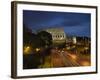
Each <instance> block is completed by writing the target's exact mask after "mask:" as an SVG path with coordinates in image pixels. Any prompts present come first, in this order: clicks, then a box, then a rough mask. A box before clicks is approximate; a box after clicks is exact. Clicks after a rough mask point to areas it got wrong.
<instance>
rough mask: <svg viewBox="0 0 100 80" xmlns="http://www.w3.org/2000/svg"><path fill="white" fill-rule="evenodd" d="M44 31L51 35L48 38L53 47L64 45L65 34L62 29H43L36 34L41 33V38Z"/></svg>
mask: <svg viewBox="0 0 100 80" xmlns="http://www.w3.org/2000/svg"><path fill="white" fill-rule="evenodd" d="M44 31H45V32H47V34H48V33H49V34H50V35H51V38H50V36H49V38H50V39H51V42H52V45H53V46H59V45H64V44H65V43H66V34H65V32H64V30H63V29H62V28H48V29H43V30H39V31H38V34H40V33H41V36H42V34H43V32H44ZM45 37H46V36H45ZM50 39H49V40H50Z"/></svg>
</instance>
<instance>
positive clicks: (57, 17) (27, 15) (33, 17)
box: [23, 10, 91, 37]
mask: <svg viewBox="0 0 100 80" xmlns="http://www.w3.org/2000/svg"><path fill="white" fill-rule="evenodd" d="M23 24H25V25H26V26H27V27H28V28H30V29H32V31H36V30H38V29H42V28H43V29H44V28H53V27H59V28H63V29H64V31H65V33H66V34H68V35H74V36H87V37H90V36H91V34H90V33H91V14H88V13H71V12H51V11H31V10H23Z"/></svg>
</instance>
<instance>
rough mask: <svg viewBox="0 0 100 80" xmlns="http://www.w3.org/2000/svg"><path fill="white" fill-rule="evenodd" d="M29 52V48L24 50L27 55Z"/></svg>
mask: <svg viewBox="0 0 100 80" xmlns="http://www.w3.org/2000/svg"><path fill="white" fill-rule="evenodd" d="M29 51H30V47H29V46H27V47H25V48H24V53H25V54H29Z"/></svg>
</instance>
